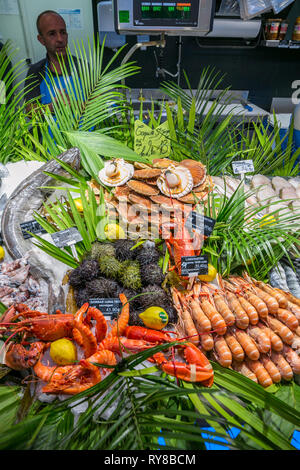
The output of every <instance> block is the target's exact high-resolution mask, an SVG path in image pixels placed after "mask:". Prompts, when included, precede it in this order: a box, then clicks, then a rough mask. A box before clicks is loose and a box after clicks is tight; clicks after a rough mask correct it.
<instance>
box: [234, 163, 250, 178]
mask: <svg viewBox="0 0 300 470" xmlns="http://www.w3.org/2000/svg"><path fill="white" fill-rule="evenodd" d="M232 169H233V173H234V174H235V175H241V174H243V173H252V172H253V171H254V165H253V160H239V161H237V162H232Z"/></svg>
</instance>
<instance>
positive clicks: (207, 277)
mask: <svg viewBox="0 0 300 470" xmlns="http://www.w3.org/2000/svg"><path fill="white" fill-rule="evenodd" d="M216 275H217V270H216V268H214V266H213V265H212V264H210V263H208V273H207V274H199V276H198V279H200V281H204V282H211V281H213V280H214V278H215V277H216Z"/></svg>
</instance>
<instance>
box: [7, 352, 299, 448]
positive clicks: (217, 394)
mask: <svg viewBox="0 0 300 470" xmlns="http://www.w3.org/2000/svg"><path fill="white" fill-rule="evenodd" d="M168 346H169V345H167V346H166V345H160V346H156V347H155V348H151V349H150V350H148V351H143V352H140V353H138V354H134V355H129V356H128V357H123V359H122V360H121V362H120V363H119V364H118V365H117V366H116V367H115V368H114V369H113V370H112V372H111V373H110V374H109V375H108V376H107V377H106V378H104V379H103V380H102V381H101V382H100V383H98V384H96V385H95V386H94V387H92V388H90V389H89V390H87V391H85V392H82V393H80V394H78V395H76V396H74V397H71V398H68V399H67V400H65V401H55V402H54V403H51V404H44V403H41V402H38V401H35V402H34V403H33V404H32V405H31V406H30V407H29V409H27V411H26V413H25V416H24V412H22V407H23V406H24V403H23V404H21V397H22V393H20V392H21V390H20V387H15V388H13V389H11V390H10V387H1V386H0V396H1V398H2V399H1V405H0V417H1V420H0V422H1V426H0V449H1V450H11V449H14V450H104V449H109V450H112V451H113V450H123V451H124V450H146V449H147V450H158V449H159V448H160V449H163V450H205V443H210V442H212V443H215V442H216V439H218V437H219V438H223V439H225V441H226V444H225V445H226V446H228V448H229V449H236V450H238V449H240V450H252V449H259V450H293V449H294V447H293V446H292V445H291V443H290V441H291V437H292V435H293V431H294V430H295V429H296V428H297V425H298V423H299V418H300V410H299V406H298V405H296V407H294V406H293V404H294V403H293V398H295V399H296V400H297V397H299V386H298V385H297V384H295V383H290V384H282V385H276V386H275V385H273V386H272V387H270V388H269V389H266V390H264V389H263V388H262V387H261V386H260V385H258V384H256V383H255V382H252V381H251V380H250V379H248V378H246V377H244V376H242V375H241V374H239V373H237V372H235V371H233V370H230V369H224V368H222V367H221V366H219V365H218V364H215V363H213V367H214V372H215V379H214V384H213V386H212V387H211V388H206V387H203V386H201V384H195V383H187V382H182V381H180V380H177V379H176V378H174V377H170V376H166V375H165V374H164V373H163V372H161V371H159V370H158V369H157V368H156V367H155V366H151V367H148V366H147V365H146V364H145V360H146V359H147V357H149V356H150V355H153V354H154V353H155V352H158V351H161V350H164V349H165V348H166V347H168ZM137 368H138V369H137ZM154 372H155V373H154ZM8 391H10V394H9V393H8ZM8 406H9V407H10V410H11V411H10V415H8V412H7V407H8ZM78 406H81V408H82V409H81V412H80V411H78V408H77V413H76V407H78ZM83 409H84V410H85V411H83ZM4 416H5V417H6V421H5V425H3V423H4V421H3V419H2V417H4ZM20 416H21V418H20ZM75 416H76V418H75ZM276 421H277V423H279V421H280V423H281V424H280V426H278V424H277V426H276V425H275V423H276ZM201 422H202V423H203V422H205V423H207V425H208V426H210V429H209V430H207V429H206V430H205V434H203V429H202V428H201V425H200V423H201ZM202 426H203V424H202ZM205 427H206V426H205ZM232 427H234V428H235V429H236V430H239V431H240V434H239V436H238V438H236V439H233V438H232V437H231V436H230V434H229V433H228V432H229V431H230V429H231V428H232ZM159 438H163V439H164V443H165V445H163V446H162V445H161V444H159V442H158V439H159Z"/></svg>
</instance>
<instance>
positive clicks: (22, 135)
mask: <svg viewBox="0 0 300 470" xmlns="http://www.w3.org/2000/svg"><path fill="white" fill-rule="evenodd" d="M16 54H17V50H14V48H13V46H12V43H11V42H10V41H8V42H7V43H5V45H4V47H3V48H2V49H1V51H0V81H2V82H4V84H5V89H6V93H3V92H4V90H3V89H1V90H0V162H1V163H3V164H6V163H8V162H11V161H17V160H20V159H21V158H22V157H20V156H19V155H18V154H17V152H16V147H18V146H19V145H24V143H26V145H29V146H30V145H31V144H30V143H29V142H28V140H27V135H28V133H29V129H30V127H31V125H32V124H31V122H30V121H29V120H28V119H27V118H26V109H25V104H24V102H23V85H24V80H21V81H20V76H21V75H22V73H24V71H25V70H26V63H25V60H22V61H18V62H17V63H15V64H14V65H12V66H11V68H9V65H10V63H12V61H13V60H14V58H15V56H16ZM27 90H29V88H28V87H27ZM2 93H3V96H2ZM38 158H39V156H38V154H37V159H38Z"/></svg>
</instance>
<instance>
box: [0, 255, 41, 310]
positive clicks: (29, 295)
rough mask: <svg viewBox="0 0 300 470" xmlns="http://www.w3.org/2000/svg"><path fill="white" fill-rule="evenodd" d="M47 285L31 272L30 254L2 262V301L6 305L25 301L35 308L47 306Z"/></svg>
mask: <svg viewBox="0 0 300 470" xmlns="http://www.w3.org/2000/svg"><path fill="white" fill-rule="evenodd" d="M47 298H48V296H47V292H45V286H44V285H43V284H42V283H41V282H40V281H39V280H37V279H36V278H35V277H34V276H33V275H32V274H31V272H30V264H29V255H28V254H27V255H25V256H24V257H23V258H19V259H16V260H14V261H11V262H3V263H1V264H0V302H2V303H3V304H4V305H5V306H6V307H11V306H12V305H13V304H15V303H25V302H26V304H27V305H28V307H29V308H31V309H33V310H38V309H45V308H47Z"/></svg>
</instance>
